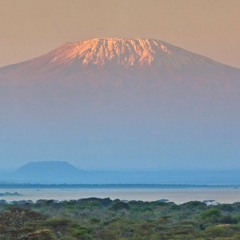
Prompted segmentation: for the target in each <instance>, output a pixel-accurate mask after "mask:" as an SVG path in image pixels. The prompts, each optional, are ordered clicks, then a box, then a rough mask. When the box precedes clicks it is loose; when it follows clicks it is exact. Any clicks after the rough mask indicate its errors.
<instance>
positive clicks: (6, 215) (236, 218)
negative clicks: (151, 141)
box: [0, 198, 240, 240]
mask: <svg viewBox="0 0 240 240" xmlns="http://www.w3.org/2000/svg"><path fill="white" fill-rule="evenodd" d="M0 239H1V240H17V239H21V240H54V239H58V240H61V239H62V240H63V239H64V240H74V239H80V240H81V239H82V240H90V239H99V240H105V239H106V240H117V239H118V240H125V239H130V240H159V239H160V240H164V239H171V240H188V239H196V240H200V239H209V240H211V239H216V240H223V239H228V240H237V239H240V203H234V204H219V205H209V206H208V205H207V204H206V203H202V202H197V201H194V202H188V203H184V204H181V205H177V204H174V203H171V202H164V201H155V202H142V201H129V202H125V201H120V200H114V201H112V200H110V199H109V198H106V199H97V198H89V199H81V200H76V201H75V200H73V201H63V202H56V201H53V200H38V201H37V202H36V203H32V202H29V201H21V202H12V203H6V202H5V201H1V202H0Z"/></svg>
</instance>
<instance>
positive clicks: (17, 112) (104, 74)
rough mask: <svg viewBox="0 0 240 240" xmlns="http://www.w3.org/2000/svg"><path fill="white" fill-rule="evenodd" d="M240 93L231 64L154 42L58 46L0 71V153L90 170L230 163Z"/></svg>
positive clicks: (238, 74)
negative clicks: (78, 164)
mask: <svg viewBox="0 0 240 240" xmlns="http://www.w3.org/2000/svg"><path fill="white" fill-rule="evenodd" d="M239 93H240V70H239V69H237V68H232V67H230V66H226V65H223V64H221V63H218V62H215V61H213V60H211V59H209V58H206V57H203V56H201V55H198V54H194V53H191V52H189V51H186V50H184V49H181V48H178V47H175V46H173V45H171V44H168V43H165V42H162V41H159V40H154V39H117V38H106V39H92V40H86V41H80V42H75V43H67V44H64V45H63V46H61V47H59V48H57V49H55V50H53V51H52V52H50V53H48V54H45V55H43V56H40V57H37V58H34V59H31V60H29V61H26V62H22V63H19V64H14V65H10V66H6V67H3V68H0V109H1V119H0V129H1V136H0V145H1V146H3V147H2V149H1V150H0V154H1V155H2V156H4V157H5V158H6V159H8V160H9V161H15V159H17V158H18V159H19V161H22V160H23V159H25V160H28V161H35V160H69V159H71V160H73V161H75V162H77V161H80V159H84V161H86V163H84V164H86V166H89V167H91V166H93V165H97V166H100V165H101V164H100V162H101V163H102V164H103V166H107V165H112V166H113V167H119V166H121V165H124V166H125V165H129V166H130V167H134V166H135V165H136V164H137V163H138V162H142V163H143V165H144V162H145V165H146V166H147V165H149V166H152V167H153V168H154V167H158V168H160V167H161V166H163V167H171V166H172V163H173V162H174V159H175V161H176V159H178V160H179V163H180V165H182V166H183V167H184V166H185V167H186V166H189V165H190V166H198V165H199V166H204V165H206V164H210V165H211V166H212V167H213V166H215V165H216V164H217V162H218V160H219V159H223V160H224V159H229V160H230V161H232V162H233V163H235V162H237V158H238V157H240V151H239V150H238V147H237V146H236V144H235V142H236V141H237V140H238V138H239V136H240V132H239V131H240V130H239V127H238V124H239V120H240V110H239V101H240V94H239ZM86 159H87V160H86ZM88 160H89V161H88ZM96 162H99V165H98V164H96ZM171 162H172V163H171ZM83 167H84V166H83Z"/></svg>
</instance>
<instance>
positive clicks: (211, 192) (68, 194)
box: [0, 187, 240, 204]
mask: <svg viewBox="0 0 240 240" xmlns="http://www.w3.org/2000/svg"><path fill="white" fill-rule="evenodd" d="M6 192H9V193H15V192H17V193H19V194H21V196H0V199H4V200H6V201H20V200H32V201H36V200H39V199H53V200H58V201H62V200H77V199H82V198H90V197H97V198H107V197H109V198H111V199H112V200H114V199H120V200H142V201H156V200H161V199H168V200H169V201H171V202H175V203H177V204H181V203H184V202H189V201H194V200H198V201H204V200H215V201H216V202H219V203H234V202H240V188H234V187H226V188H225V187H221V188H211V187H206V188H184V187H183V188H177V189H173V188H169V189H168V188H163V189H161V188H157V189H152V188H96V189H95V188H51V189H49V188H40V189H33V188H31V189H24V188H21V189H20V188H16V189H13V188H11V189H0V193H6Z"/></svg>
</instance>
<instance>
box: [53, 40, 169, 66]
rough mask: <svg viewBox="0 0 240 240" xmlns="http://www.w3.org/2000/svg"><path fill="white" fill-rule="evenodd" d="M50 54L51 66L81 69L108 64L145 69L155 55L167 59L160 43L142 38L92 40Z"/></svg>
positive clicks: (71, 44) (68, 44) (70, 45)
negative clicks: (78, 65)
mask: <svg viewBox="0 0 240 240" xmlns="http://www.w3.org/2000/svg"><path fill="white" fill-rule="evenodd" d="M52 53H53V57H52V59H51V63H54V64H64V63H65V64H68V63H72V62H73V61H76V60H77V61H79V62H80V63H81V65H83V66H88V65H99V66H104V65H106V64H108V63H116V64H119V65H124V66H133V65H140V66H149V65H151V64H152V62H153V61H154V60H155V58H154V56H155V55H159V54H160V55H162V54H164V55H166V54H167V55H171V51H170V50H169V49H168V47H167V46H166V44H164V43H163V42H161V41H159V40H153V39H142V38H138V39H125V38H101V39H100V38H95V39H92V40H86V41H80V42H74V43H67V44H65V45H63V46H62V47H60V48H58V49H56V50H55V51H53V52H52Z"/></svg>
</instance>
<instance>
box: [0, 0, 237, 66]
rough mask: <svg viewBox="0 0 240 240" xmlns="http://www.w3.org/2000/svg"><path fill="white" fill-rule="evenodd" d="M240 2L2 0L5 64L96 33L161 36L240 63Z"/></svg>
mask: <svg viewBox="0 0 240 240" xmlns="http://www.w3.org/2000/svg"><path fill="white" fill-rule="evenodd" d="M239 9H240V1H239V0H0V66H4V65H7V64H11V63H16V62H20V61H23V60H26V59H29V58H32V57H36V56H39V55H41V54H44V53H46V52H48V51H50V50H52V49H54V48H56V47H58V46H59V45H62V44H63V43H65V42H69V41H70V42H72V41H79V40H83V39H88V38H96V37H132V38H135V37H145V38H156V39H161V40H164V41H166V42H169V43H172V44H174V45H176V46H180V47H183V48H185V49H188V50H190V51H193V52H196V53H200V54H202V55H205V56H208V57H210V58H213V59H215V60H218V61H220V62H223V63H226V64H229V65H232V66H237V67H240V44H239V43H240V31H239V28H240V17H239Z"/></svg>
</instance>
